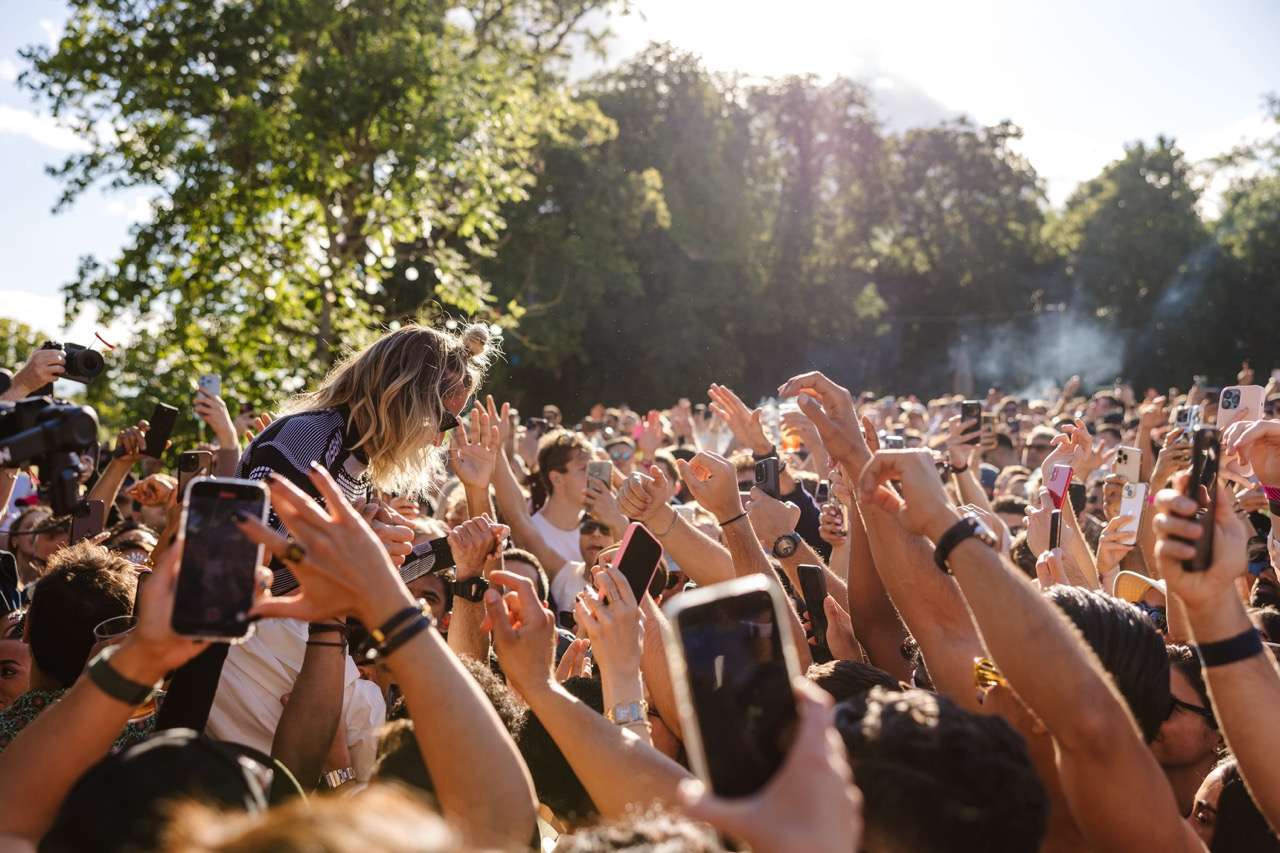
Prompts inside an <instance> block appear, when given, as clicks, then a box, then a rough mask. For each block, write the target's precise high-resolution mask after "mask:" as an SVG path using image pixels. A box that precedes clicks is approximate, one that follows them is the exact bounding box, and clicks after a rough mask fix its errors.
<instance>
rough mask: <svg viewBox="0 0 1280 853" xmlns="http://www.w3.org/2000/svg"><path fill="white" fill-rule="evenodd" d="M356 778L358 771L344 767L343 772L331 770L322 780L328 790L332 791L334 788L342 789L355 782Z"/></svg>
mask: <svg viewBox="0 0 1280 853" xmlns="http://www.w3.org/2000/svg"><path fill="white" fill-rule="evenodd" d="M355 778H356V771H354V770H352V769H351V768H350V767H343V768H342V769H341V770H330V771H329V772H328V773H326V774H324V775H323V776H321V777H320V780H321V781H322V782H324V785H325V787H326V788H328V789H329V790H331V791H332V790H333V789H334V788H341V787H342V786H343V785H345V784H347V783H348V782H351V781H354V780H355Z"/></svg>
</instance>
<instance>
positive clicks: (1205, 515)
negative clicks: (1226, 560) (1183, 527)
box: [1182, 426, 1219, 572]
mask: <svg viewBox="0 0 1280 853" xmlns="http://www.w3.org/2000/svg"><path fill="white" fill-rule="evenodd" d="M1218 435H1219V434H1218V429H1217V427H1211V426H1202V427H1200V428H1198V429H1197V430H1196V431H1195V433H1194V434H1193V435H1192V438H1191V477H1190V479H1189V480H1188V481H1187V497H1189V498H1192V499H1193V500H1195V502H1196V505H1197V507H1198V509H1197V510H1196V520H1197V521H1199V522H1200V529H1201V533H1200V538H1199V539H1197V540H1195V541H1194V542H1192V543H1191V544H1192V545H1194V546H1195V549H1196V555H1195V556H1194V557H1192V558H1191V559H1190V560H1183V562H1182V569H1183V571H1187V572H1203V571H1208V569H1209V565H1210V563H1212V562H1213V517H1214V514H1215V512H1216V511H1217V506H1218Z"/></svg>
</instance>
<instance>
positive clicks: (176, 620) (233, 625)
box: [171, 478, 270, 642]
mask: <svg viewBox="0 0 1280 853" xmlns="http://www.w3.org/2000/svg"><path fill="white" fill-rule="evenodd" d="M269 505H270V498H269V497H268V494H267V489H266V487H265V486H264V485H263V484H262V483H260V482H258V481H256V480H233V479H222V478H205V479H197V480H193V481H192V482H191V485H190V486H189V487H188V489H187V495H186V499H185V500H184V501H183V505H182V529H183V537H184V540H185V544H184V545H183V548H182V564H181V565H180V566H179V568H178V585H177V589H176V590H175V593H174V603H173V617H172V620H171V621H172V625H173V630H174V632H175V633H178V634H182V635H184V636H188V637H199V638H201V639H206V640H223V641H226V642H235V641H239V640H243V639H244V638H246V637H248V636H249V634H250V632H251V631H252V628H253V623H251V622H250V621H249V609H250V608H251V607H252V606H253V597H254V592H255V590H256V588H257V571H258V566H259V565H260V564H261V563H262V546H261V545H257V544H255V543H254V542H252V541H250V540H249V538H248V537H247V536H245V534H244V533H243V532H242V531H241V529H240V527H239V525H238V524H237V523H236V517H237V515H246V516H249V517H251V518H257V519H258V520H260V521H262V522H264V523H265V522H266V520H267V511H268V507H269Z"/></svg>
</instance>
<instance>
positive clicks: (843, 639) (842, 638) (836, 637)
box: [822, 595, 862, 660]
mask: <svg viewBox="0 0 1280 853" xmlns="http://www.w3.org/2000/svg"><path fill="white" fill-rule="evenodd" d="M822 609H823V610H824V611H826V614H827V637H826V639H827V648H828V649H829V650H830V652H831V656H832V657H834V658H835V659H836V660H862V646H861V645H859V644H858V639H857V637H855V636H854V634H853V619H852V618H851V617H850V616H849V611H847V610H845V609H844V608H843V607H841V606H840V603H839V602H838V601H836V600H835V598H834V597H832V596H830V595H828V596H827V597H826V598H824V599H823V600H822Z"/></svg>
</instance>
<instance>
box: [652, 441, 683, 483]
mask: <svg viewBox="0 0 1280 853" xmlns="http://www.w3.org/2000/svg"><path fill="white" fill-rule="evenodd" d="M653 464H655V465H661V466H662V469H663V471H664V472H665V473H666V475H667V479H669V480H670V481H671V485H672V486H675V487H677V488H679V486H680V466H679V465H677V464H676V458H675V456H673V455H671V451H669V450H666V449H663V450H659V451H656V452H655V453H654V454H653Z"/></svg>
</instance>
